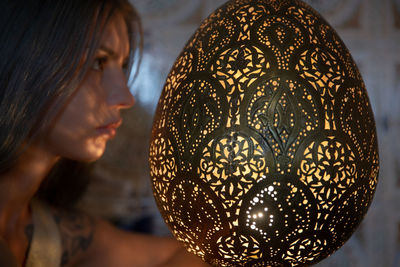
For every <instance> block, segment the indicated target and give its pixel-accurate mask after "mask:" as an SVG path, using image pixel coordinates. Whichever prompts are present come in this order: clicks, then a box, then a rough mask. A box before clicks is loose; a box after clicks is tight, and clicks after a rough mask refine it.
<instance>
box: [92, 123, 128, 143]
mask: <svg viewBox="0 0 400 267" xmlns="http://www.w3.org/2000/svg"><path fill="white" fill-rule="evenodd" d="M121 124H122V120H118V121H116V122H112V123H110V124H107V125H105V126H100V127H98V128H96V131H97V133H98V134H99V135H106V136H108V137H109V138H110V139H113V138H114V137H115V135H116V134H117V128H118V127H119V126H121Z"/></svg>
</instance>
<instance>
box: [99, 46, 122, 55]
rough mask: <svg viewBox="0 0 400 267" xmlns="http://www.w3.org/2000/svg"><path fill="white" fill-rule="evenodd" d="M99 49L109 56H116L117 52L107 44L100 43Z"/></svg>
mask: <svg viewBox="0 0 400 267" xmlns="http://www.w3.org/2000/svg"><path fill="white" fill-rule="evenodd" d="M99 50H102V51H104V52H106V53H107V54H108V55H109V56H110V57H118V55H117V53H116V52H115V51H114V50H113V49H111V48H109V47H107V46H104V45H102V46H100V48H99Z"/></svg>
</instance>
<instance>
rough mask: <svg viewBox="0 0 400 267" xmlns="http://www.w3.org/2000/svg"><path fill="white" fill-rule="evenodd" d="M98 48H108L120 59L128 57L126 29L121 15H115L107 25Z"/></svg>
mask: <svg viewBox="0 0 400 267" xmlns="http://www.w3.org/2000/svg"><path fill="white" fill-rule="evenodd" d="M100 47H105V48H108V50H111V51H113V52H114V53H115V54H117V55H118V56H121V57H127V56H128V55H129V36H128V28H127V26H126V23H125V20H124V17H123V16H122V15H121V14H118V13H117V14H115V15H114V16H113V17H112V18H111V20H110V22H109V23H108V24H107V26H106V28H105V30H104V34H103V36H102V39H101V42H100Z"/></svg>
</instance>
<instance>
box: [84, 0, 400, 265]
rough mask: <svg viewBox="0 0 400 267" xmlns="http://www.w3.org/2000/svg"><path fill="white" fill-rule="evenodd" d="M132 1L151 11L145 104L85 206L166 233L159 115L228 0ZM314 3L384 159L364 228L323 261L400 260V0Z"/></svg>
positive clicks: (141, 97) (141, 99) (129, 115)
mask: <svg viewBox="0 0 400 267" xmlns="http://www.w3.org/2000/svg"><path fill="white" fill-rule="evenodd" d="M131 1H132V3H133V4H134V5H135V6H136V7H137V8H138V10H139V12H140V14H141V15H142V17H143V23H144V37H145V50H144V58H143V63H142V66H141V70H140V73H139V77H138V79H137V80H136V81H135V83H134V84H133V88H132V92H133V93H134V95H135V97H136V100H137V102H136V103H137V104H136V106H135V107H134V108H133V109H131V110H130V111H128V112H126V113H125V114H124V115H125V116H124V118H125V119H124V126H123V127H122V129H121V131H120V132H119V133H118V136H117V138H116V139H115V140H113V141H112V142H111V143H110V144H109V146H108V148H107V152H106V154H105V156H104V157H103V158H102V159H101V160H100V161H99V163H98V164H97V167H96V171H95V173H94V179H93V183H92V184H91V186H90V188H89V191H88V193H87V194H86V196H85V197H84V199H83V201H82V202H81V204H80V206H81V207H82V208H83V209H85V210H87V211H89V212H92V213H95V214H97V215H101V216H104V217H106V218H110V219H113V220H114V221H117V222H119V223H120V224H123V225H130V226H132V225H133V227H136V229H137V227H143V228H141V229H145V230H146V229H147V230H150V231H151V232H153V233H154V234H158V235H166V234H168V233H169V231H168V229H167V227H166V226H165V225H164V223H163V221H162V219H161V217H160V215H159V214H158V211H157V209H156V207H155V203H154V201H153V198H152V192H151V189H150V182H149V179H150V178H149V171H148V164H147V158H148V156H147V155H148V143H149V136H150V129H151V123H152V116H153V113H154V109H155V105H156V103H157V101H158V97H159V95H160V93H161V90H162V86H163V84H164V81H165V78H166V76H167V74H168V72H169V69H170V68H171V66H172V64H173V62H174V61H175V58H176V57H177V56H178V54H179V52H180V50H181V49H182V48H183V46H184V45H185V43H186V41H187V40H188V39H189V37H190V36H191V35H192V33H193V32H194V31H195V29H196V28H197V27H198V26H199V25H200V23H201V21H202V20H203V19H204V18H205V17H207V16H208V14H209V13H210V12H212V11H213V10H214V9H216V8H217V7H218V6H220V5H221V4H223V2H224V0H131ZM307 2H308V3H309V4H311V5H312V6H313V7H314V8H315V9H317V10H318V11H319V12H320V13H321V14H322V15H323V16H324V17H325V18H326V19H327V20H328V21H329V22H330V23H331V25H332V26H334V28H335V29H336V30H337V31H338V33H339V35H340V36H341V38H342V39H343V40H344V42H345V43H346V45H347V47H348V48H349V50H350V52H351V53H352V55H353V57H354V59H355V60H356V62H357V65H358V67H359V69H360V71H361V74H362V75H363V78H364V81H365V83H366V87H367V91H368V94H369V97H370V101H371V104H372V106H373V109H374V112H375V119H376V122H377V128H378V138H379V149H380V161H381V171H380V180H379V184H378V188H377V192H376V195H375V199H374V202H373V204H372V206H371V208H370V210H369V212H368V214H367V216H366V218H365V220H364V221H363V223H362V225H361V227H360V228H359V229H358V230H357V232H356V234H355V235H353V237H352V238H351V239H350V240H349V241H348V242H347V243H346V244H345V246H344V247H343V248H342V249H340V250H339V251H338V252H336V253H335V254H334V255H333V256H332V257H330V258H329V259H327V260H325V261H323V262H322V263H320V264H319V265H318V266H324V267H325V266H338V267H339V266H340V267H346V266H352V267H358V266H360V267H361V266H362V267H369V266H370V267H376V266H393V267H394V266H400V153H399V152H400V141H399V139H400V104H399V102H400V0H308V1H307ZM138 222H141V223H142V224H139V223H138ZM138 225H139V226H138Z"/></svg>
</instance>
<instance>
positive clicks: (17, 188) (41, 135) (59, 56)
mask: <svg viewBox="0 0 400 267" xmlns="http://www.w3.org/2000/svg"><path fill="white" fill-rule="evenodd" d="M0 27H1V28H0V40H1V42H0V53H1V61H0V102H1V105H0V266H30V267H34V266H49V267H51V266H97V267H101V266H113V267H118V266H121V267H125V266H206V265H205V263H203V262H202V261H201V260H199V259H198V258H197V257H195V256H193V255H190V254H188V253H187V252H186V251H185V250H184V249H183V247H181V245H180V244H178V243H177V242H176V241H173V240H172V239H169V238H161V237H150V236H145V235H139V234H131V233H126V232H123V231H121V230H119V229H116V228H114V227H113V226H112V225H110V224H109V223H107V222H105V221H103V220H101V219H97V218H93V217H90V216H88V215H85V214H81V213H78V212H74V211H70V210H69V211H66V210H63V209H61V208H57V207H54V206H52V205H51V204H52V203H46V202H44V201H41V200H39V199H38V197H37V195H38V193H37V192H38V191H39V189H40V188H41V187H43V183H44V181H45V180H47V179H49V177H51V176H58V177H56V178H57V179H58V180H60V181H62V183H63V184H68V183H69V181H71V182H72V180H74V179H76V178H77V177H79V175H78V172H79V171H80V170H82V171H83V170H84V169H85V168H84V167H82V166H84V165H81V163H80V162H83V163H87V162H93V161H96V160H97V159H99V158H100V157H101V156H102V154H103V152H104V150H105V147H106V144H107V141H108V140H110V139H112V138H114V136H115V134H116V131H117V128H118V127H119V126H120V125H121V123H122V120H121V116H120V111H121V110H123V109H127V108H130V107H131V106H132V105H133V104H134V99H133V97H132V95H131V94H130V91H129V88H128V86H127V81H128V79H129V75H128V74H129V73H131V68H132V65H133V62H134V60H137V58H136V55H137V54H138V53H137V51H138V49H140V42H141V33H140V20H139V18H138V16H137V14H136V12H135V10H134V8H133V7H132V6H131V5H130V4H129V2H128V0H84V1H83V0H68V1H64V0H23V1H22V0H3V1H2V6H1V8H0ZM139 54H140V53H139ZM57 179H56V180H57ZM46 190H47V191H49V190H50V191H51V187H50V188H46ZM46 190H45V191H46ZM48 193H49V194H50V195H51V194H52V193H53V194H52V198H53V199H57V194H56V195H55V193H54V192H48ZM67 204H68V203H67Z"/></svg>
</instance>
